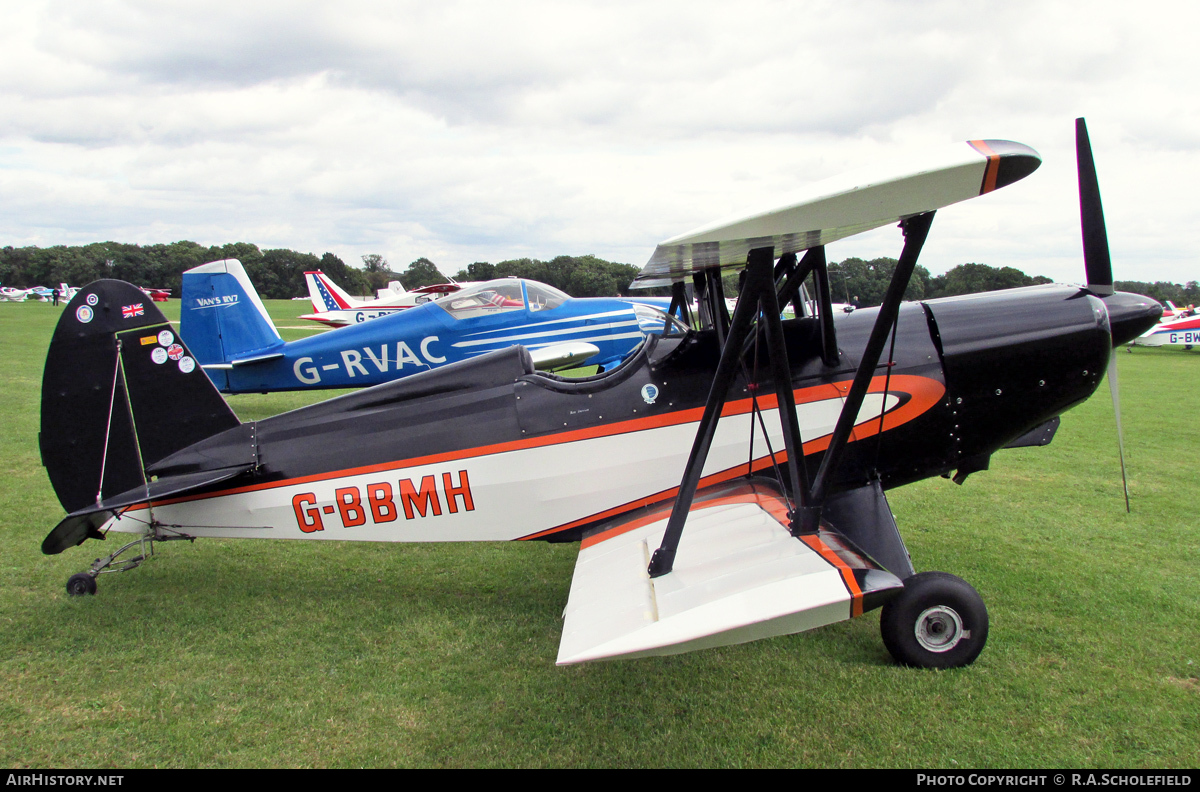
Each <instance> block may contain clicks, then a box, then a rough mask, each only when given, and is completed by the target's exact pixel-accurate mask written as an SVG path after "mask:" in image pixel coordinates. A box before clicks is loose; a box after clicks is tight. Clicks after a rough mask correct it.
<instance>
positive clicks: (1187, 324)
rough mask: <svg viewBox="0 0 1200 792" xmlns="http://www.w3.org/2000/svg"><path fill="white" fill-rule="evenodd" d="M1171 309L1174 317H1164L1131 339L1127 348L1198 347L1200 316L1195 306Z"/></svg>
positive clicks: (1199, 341) (1199, 340)
mask: <svg viewBox="0 0 1200 792" xmlns="http://www.w3.org/2000/svg"><path fill="white" fill-rule="evenodd" d="M1171 308H1173V309H1174V316H1170V317H1165V318H1164V320H1163V321H1161V322H1159V323H1158V324H1156V325H1155V326H1154V327H1151V328H1150V329H1149V330H1147V331H1146V332H1145V333H1143V334H1142V335H1140V336H1138V337H1137V338H1135V339H1133V341H1132V342H1130V344H1129V346H1130V347H1135V346H1149V347H1157V346H1182V347H1183V348H1184V349H1191V348H1192V347H1194V346H1200V314H1197V313H1196V308H1195V306H1193V305H1189V306H1188V307H1187V308H1175V306H1174V305H1171ZM1165 313H1166V312H1165V311H1164V314H1165ZM1130 351H1132V349H1131V350H1130Z"/></svg>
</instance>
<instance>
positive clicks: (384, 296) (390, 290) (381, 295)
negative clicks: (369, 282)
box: [375, 281, 408, 300]
mask: <svg viewBox="0 0 1200 792" xmlns="http://www.w3.org/2000/svg"><path fill="white" fill-rule="evenodd" d="M406 294H408V289H406V288H404V284H403V283H401V282H400V281H388V285H387V288H386V289H376V290H375V298H376V299H379V300H390V299H392V298H394V297H403V296H404V295H406Z"/></svg>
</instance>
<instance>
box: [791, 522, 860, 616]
mask: <svg viewBox="0 0 1200 792" xmlns="http://www.w3.org/2000/svg"><path fill="white" fill-rule="evenodd" d="M800 539H801V540H802V541H803V542H804V543H805V544H806V545H808V546H809V547H811V548H812V549H813V550H814V551H816V552H817V554H819V555H820V556H821V558H824V559H825V560H826V561H828V562H829V563H830V564H831V565H833V566H834V567H836V568H837V571H838V572H840V573H841V575H842V582H843V583H844V584H845V585H846V591H848V592H850V616H851V618H857V617H859V616H862V614H863V593H862V588H860V587H859V585H858V581H857V580H855V579H854V570H852V569H850V567H849V566H847V565H846V562H845V561H843V560H842V559H841V558H839V557H838V555H837V553H835V552H833V550H831V549H830V548H829V546H828V545H826V544H825V543H824V542H822V541H821V538H820V537H819V536H812V535H809V536H802V537H800Z"/></svg>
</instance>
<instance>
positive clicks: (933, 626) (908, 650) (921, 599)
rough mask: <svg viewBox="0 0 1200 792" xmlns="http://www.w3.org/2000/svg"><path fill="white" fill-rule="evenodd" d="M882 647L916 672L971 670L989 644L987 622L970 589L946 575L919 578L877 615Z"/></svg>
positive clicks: (979, 599)
mask: <svg viewBox="0 0 1200 792" xmlns="http://www.w3.org/2000/svg"><path fill="white" fill-rule="evenodd" d="M879 629H880V632H882V633H883V643H884V646H886V647H887V649H888V651H889V652H891V653H892V657H894V658H895V659H896V662H897V663H900V664H902V665H908V666H916V667H917V668H959V667H961V666H965V665H970V664H971V663H972V662H974V661H975V658H976V657H979V653H980V652H982V651H983V645H984V644H985V643H986V642H987V634H988V616H987V608H986V607H985V606H984V604H983V598H982V597H980V596H979V592H977V591H976V590H975V589H974V588H972V587H971V584H969V583H967V581H965V580H963V579H962V578H959V577H955V576H954V575H949V574H946V573H945V572H922V573H921V574H919V575H913V576H912V577H910V578H909V579H908V580H905V581H904V591H902V592H900V593H899V594H897V595H896V596H895V597H893V598H892V599H891V600H889V601H888V602H887V603H886V604H885V605H884V606H883V611H882V612H881V613H880V619H879Z"/></svg>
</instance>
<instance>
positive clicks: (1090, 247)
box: [1075, 118, 1113, 296]
mask: <svg viewBox="0 0 1200 792" xmlns="http://www.w3.org/2000/svg"><path fill="white" fill-rule="evenodd" d="M1075 159H1076V161H1077V163H1078V167H1079V223H1080V226H1081V227H1082V229H1083V266H1084V270H1085V271H1086V272H1087V287H1088V289H1089V290H1090V291H1091V292H1092V293H1093V294H1096V295H1099V296H1105V295H1109V294H1112V293H1113V276H1112V259H1111V257H1110V256H1109V254H1108V233H1107V232H1106V231H1105V229H1104V207H1103V206H1101V205H1100V183H1099V181H1098V180H1097V179H1096V162H1095V160H1094V159H1092V144H1091V141H1090V140H1088V133H1087V124H1086V123H1085V122H1084V120H1083V119H1082V118H1076V119H1075Z"/></svg>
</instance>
